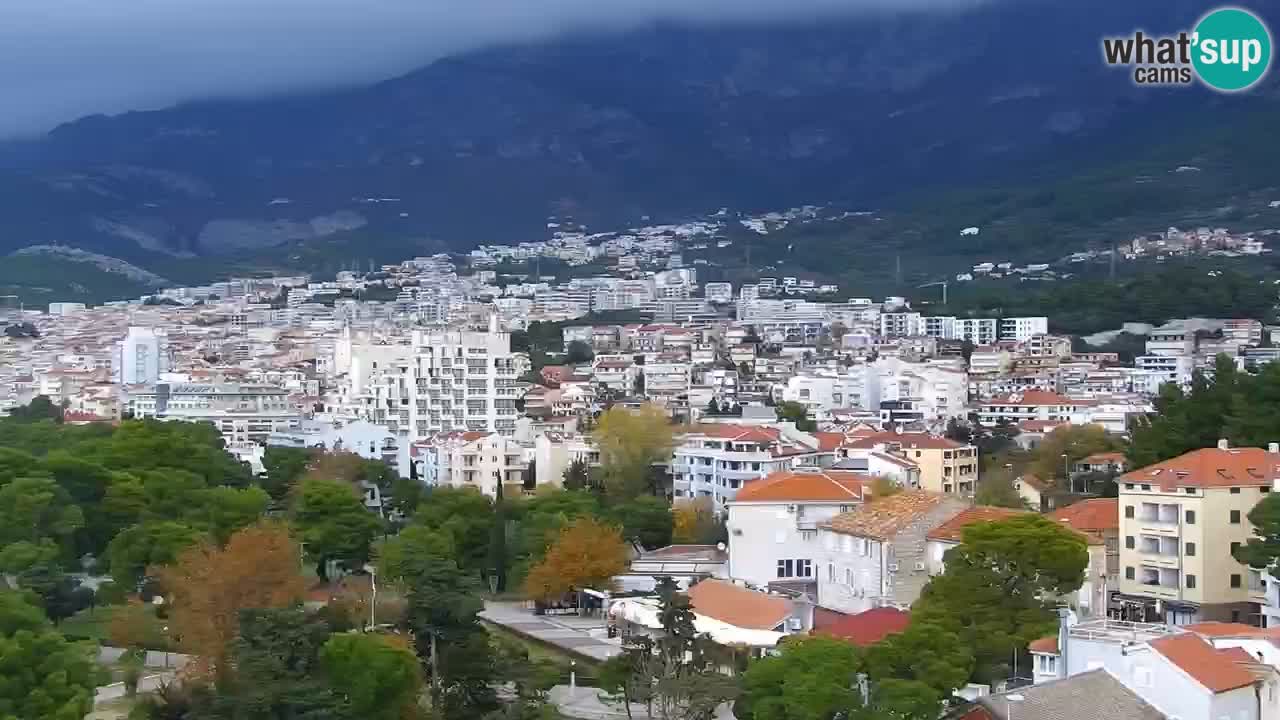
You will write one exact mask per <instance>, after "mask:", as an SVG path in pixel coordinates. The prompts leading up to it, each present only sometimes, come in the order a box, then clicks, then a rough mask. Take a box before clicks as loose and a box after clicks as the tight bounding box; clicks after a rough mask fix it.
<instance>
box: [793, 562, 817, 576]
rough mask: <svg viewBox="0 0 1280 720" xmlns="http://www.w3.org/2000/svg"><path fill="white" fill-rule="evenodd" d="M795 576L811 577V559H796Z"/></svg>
mask: <svg viewBox="0 0 1280 720" xmlns="http://www.w3.org/2000/svg"><path fill="white" fill-rule="evenodd" d="M796 577H806V578H807V577H813V561H812V560H797V561H796Z"/></svg>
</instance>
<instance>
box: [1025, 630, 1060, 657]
mask: <svg viewBox="0 0 1280 720" xmlns="http://www.w3.org/2000/svg"><path fill="white" fill-rule="evenodd" d="M1027 650H1028V651H1030V652H1033V653H1044V654H1047V655H1057V654H1058V636H1057V635H1046V636H1045V637H1042V638H1040V639H1038V640H1032V641H1031V644H1030V645H1028V646H1027Z"/></svg>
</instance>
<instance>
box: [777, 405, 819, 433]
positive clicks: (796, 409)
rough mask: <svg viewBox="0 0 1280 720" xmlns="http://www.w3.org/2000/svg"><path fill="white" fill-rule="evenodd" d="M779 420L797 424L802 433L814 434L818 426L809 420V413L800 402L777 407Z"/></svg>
mask: <svg viewBox="0 0 1280 720" xmlns="http://www.w3.org/2000/svg"><path fill="white" fill-rule="evenodd" d="M777 413H778V419H779V420H782V421H786V422H793V423H795V424H796V429H797V430H799V431H800V432H813V431H814V430H817V429H818V424H817V423H815V422H814V421H813V420H812V419H810V418H809V411H808V410H807V409H806V408H805V406H804V405H801V404H800V403H798V402H782V403H778V407H777Z"/></svg>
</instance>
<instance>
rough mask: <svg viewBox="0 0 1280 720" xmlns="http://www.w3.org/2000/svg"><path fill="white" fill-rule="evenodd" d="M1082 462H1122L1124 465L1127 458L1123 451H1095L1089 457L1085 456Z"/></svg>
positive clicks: (1094, 463)
mask: <svg viewBox="0 0 1280 720" xmlns="http://www.w3.org/2000/svg"><path fill="white" fill-rule="evenodd" d="M1080 462H1082V463H1089V464H1090V465H1097V464H1099V463H1120V464H1121V465H1123V464H1124V462H1125V459H1124V453H1122V452H1102V453H1094V454H1092V455H1090V456H1089V457H1086V458H1084V459H1083V460H1081V461H1080Z"/></svg>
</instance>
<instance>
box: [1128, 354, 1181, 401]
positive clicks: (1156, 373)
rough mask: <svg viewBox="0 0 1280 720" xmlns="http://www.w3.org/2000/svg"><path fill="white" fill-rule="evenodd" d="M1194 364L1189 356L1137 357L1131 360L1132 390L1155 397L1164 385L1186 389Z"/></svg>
mask: <svg viewBox="0 0 1280 720" xmlns="http://www.w3.org/2000/svg"><path fill="white" fill-rule="evenodd" d="M1148 344H1150V343H1148ZM1195 364H1196V361H1195V358H1194V357H1193V356H1191V355H1139V356H1137V357H1135V358H1134V359H1133V386H1134V390H1136V391H1137V392H1144V393H1148V394H1151V395H1155V394H1157V393H1159V392H1160V386H1161V385H1164V384H1165V383H1173V384H1175V385H1177V386H1179V387H1182V388H1188V387H1190V386H1191V374H1192V372H1194V370H1195Z"/></svg>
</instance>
